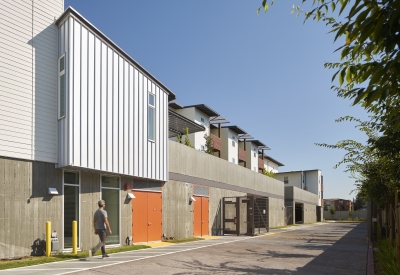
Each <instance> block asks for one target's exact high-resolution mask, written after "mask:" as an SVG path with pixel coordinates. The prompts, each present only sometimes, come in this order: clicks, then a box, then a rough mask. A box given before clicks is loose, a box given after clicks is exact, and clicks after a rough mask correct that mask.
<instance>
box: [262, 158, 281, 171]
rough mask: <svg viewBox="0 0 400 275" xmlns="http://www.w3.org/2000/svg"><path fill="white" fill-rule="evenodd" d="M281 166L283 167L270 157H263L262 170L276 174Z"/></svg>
mask: <svg viewBox="0 0 400 275" xmlns="http://www.w3.org/2000/svg"><path fill="white" fill-rule="evenodd" d="M281 166H285V165H284V164H283V163H281V162H279V161H277V160H276V159H274V158H272V157H270V156H267V155H265V156H264V168H265V170H266V171H268V172H273V173H278V172H279V171H278V169H279V167H281Z"/></svg>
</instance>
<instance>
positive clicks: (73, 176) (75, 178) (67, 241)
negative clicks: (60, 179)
mask: <svg viewBox="0 0 400 275" xmlns="http://www.w3.org/2000/svg"><path fill="white" fill-rule="evenodd" d="M63 195H64V221H63V222H64V236H63V237H64V249H68V248H72V222H73V221H77V222H78V234H77V235H78V246H79V243H80V241H79V224H80V220H79V173H77V172H67V171H65V172H64V186H63Z"/></svg>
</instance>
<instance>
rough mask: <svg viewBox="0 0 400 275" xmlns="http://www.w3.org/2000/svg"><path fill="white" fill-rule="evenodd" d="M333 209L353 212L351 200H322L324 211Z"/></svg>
mask: <svg viewBox="0 0 400 275" xmlns="http://www.w3.org/2000/svg"><path fill="white" fill-rule="evenodd" d="M330 209H333V210H335V211H353V210H354V204H353V202H352V201H351V200H345V199H339V198H333V199H324V211H329V210H330Z"/></svg>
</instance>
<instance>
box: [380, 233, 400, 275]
mask: <svg viewBox="0 0 400 275" xmlns="http://www.w3.org/2000/svg"><path fill="white" fill-rule="evenodd" d="M375 246H376V247H377V248H379V250H378V251H376V252H375V259H376V261H377V265H378V267H379V268H381V269H382V270H383V271H384V274H388V275H397V274H400V266H399V265H398V264H397V263H396V249H395V248H394V247H392V246H390V244H389V239H382V240H380V241H378V242H376V243H375Z"/></svg>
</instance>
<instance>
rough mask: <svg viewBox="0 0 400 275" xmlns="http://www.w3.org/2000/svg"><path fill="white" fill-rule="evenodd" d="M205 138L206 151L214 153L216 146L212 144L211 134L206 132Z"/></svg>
mask: <svg viewBox="0 0 400 275" xmlns="http://www.w3.org/2000/svg"><path fill="white" fill-rule="evenodd" d="M204 139H205V140H206V145H205V152H206V153H207V154H210V155H212V154H213V153H214V147H213V145H212V139H211V135H207V134H204Z"/></svg>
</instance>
